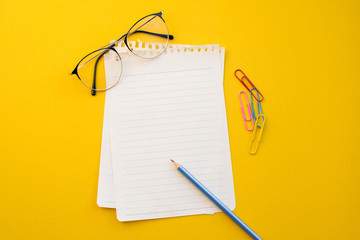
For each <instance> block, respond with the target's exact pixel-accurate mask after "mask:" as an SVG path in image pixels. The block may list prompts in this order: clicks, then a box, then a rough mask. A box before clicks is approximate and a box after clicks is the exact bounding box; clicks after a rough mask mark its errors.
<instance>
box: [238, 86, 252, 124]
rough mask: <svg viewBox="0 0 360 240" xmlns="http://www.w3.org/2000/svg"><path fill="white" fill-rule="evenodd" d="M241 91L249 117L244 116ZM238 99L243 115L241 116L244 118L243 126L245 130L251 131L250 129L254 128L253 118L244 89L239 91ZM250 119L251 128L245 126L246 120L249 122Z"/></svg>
mask: <svg viewBox="0 0 360 240" xmlns="http://www.w3.org/2000/svg"><path fill="white" fill-rule="evenodd" d="M241 93H244V95H245V99H246V104H247V110H248V113H249V118H246V114H245V109H244V104H243V102H242V100H241ZM239 99H240V106H241V111H242V115H243V118H244V123H245V128H246V130H248V131H252V130H253V129H254V119H253V117H252V114H251V110H250V104H249V100H248V98H247V95H246V92H245V91H241V92H239ZM250 121H251V123H252V124H251V125H252V128H251V129H249V128H248V127H247V122H250Z"/></svg>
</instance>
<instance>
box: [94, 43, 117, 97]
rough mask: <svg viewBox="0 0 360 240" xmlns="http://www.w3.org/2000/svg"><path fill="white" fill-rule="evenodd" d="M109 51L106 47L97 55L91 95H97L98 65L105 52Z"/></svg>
mask: <svg viewBox="0 0 360 240" xmlns="http://www.w3.org/2000/svg"><path fill="white" fill-rule="evenodd" d="M114 45H115V44H114V43H113V44H111V45H110V46H109V48H110V47H113V46H114ZM108 51H110V49H106V50H104V51H103V52H102V53H100V55H99V56H98V57H97V59H96V61H95V66H94V79H93V84H92V89H91V95H93V96H95V95H96V90H95V89H96V71H97V65H98V63H99V60H100V58H102V57H103V56H104V54H105V53H107V52H108Z"/></svg>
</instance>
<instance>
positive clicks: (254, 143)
mask: <svg viewBox="0 0 360 240" xmlns="http://www.w3.org/2000/svg"><path fill="white" fill-rule="evenodd" d="M264 126H265V117H264V115H262V114H260V115H259V116H258V118H257V120H256V123H255V128H254V131H253V132H252V134H251V138H250V143H249V153H250V154H255V153H256V152H257V149H258V146H259V143H260V140H261V135H262V132H263V130H264ZM258 132H259V133H258ZM257 135H258V137H257V139H255V138H256V136H257Z"/></svg>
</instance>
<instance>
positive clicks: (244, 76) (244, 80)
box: [234, 69, 264, 102]
mask: <svg viewBox="0 0 360 240" xmlns="http://www.w3.org/2000/svg"><path fill="white" fill-rule="evenodd" d="M237 72H241V73H242V75H243V76H241V77H240V78H239V77H238V76H237V75H236V73H237ZM234 74H235V77H236V78H237V79H238V80H239V81H240V82H241V83H242V85H244V87H245V88H246V89H247V90H248V91H249V92H250V93H251V94H252V95H253V96H254V98H255V99H256V101H258V102H261V101H262V100H264V97H263V95H262V94H261V93H260V91H259V90H258V89H257V88H256V87H255V85H254V84H253V83H252V82H251V81H250V79H249V78H248V77H247V76H246V75H245V73H244V72H243V71H241V70H240V69H237V70H236V71H235V73H234ZM245 82H247V83H249V84H250V86H251V87H250V88H249V87H248V86H247V85H246V83H245ZM252 88H254V89H256V91H257V92H258V93H259V95H260V97H259V98H258V97H257V96H256V95H255V94H254V93H253V92H252V91H251V90H250V89H252Z"/></svg>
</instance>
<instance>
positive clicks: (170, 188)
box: [98, 45, 235, 221]
mask: <svg viewBox="0 0 360 240" xmlns="http://www.w3.org/2000/svg"><path fill="white" fill-rule="evenodd" d="M185 49H186V50H185ZM199 49H200V52H199ZM117 50H118V51H119V52H121V53H122V60H123V63H124V71H123V75H122V77H121V80H120V82H119V83H118V85H117V86H116V87H115V88H113V89H111V90H110V91H108V92H107V94H106V105H105V113H104V127H103V139H102V151H101V165H100V176H99V190H98V204H99V206H103V207H116V212H117V218H118V219H119V220H120V221H131V220H141V219H150V218H163V217H175V216H184V215H193V214H204V213H205V214H211V213H214V212H217V211H220V210H219V209H218V208H217V207H215V206H214V204H213V203H212V202H211V201H210V200H208V199H207V198H206V197H205V196H203V195H202V193H201V192H199V191H198V190H197V189H196V188H195V187H194V186H193V185H192V184H190V183H189V182H187V180H186V179H185V178H184V177H183V176H181V174H179V173H178V172H177V171H176V170H175V169H174V167H173V165H172V164H171V162H170V159H171V158H172V159H174V160H176V161H178V162H180V163H181V164H183V165H184V166H186V168H187V169H188V170H189V171H191V172H192V173H193V174H194V175H195V176H196V177H197V178H198V179H199V180H200V181H201V182H202V183H203V184H204V185H205V186H206V187H208V188H209V190H210V191H212V192H213V193H214V194H215V195H217V196H218V197H219V199H220V200H221V201H223V202H224V203H225V204H226V205H227V206H228V207H229V208H230V209H234V207H235V197H234V187H233V179H232V169H231V159H230V149H229V139H228V131H227V121H226V112H225V104H224V95H223V81H222V79H223V59H224V58H223V56H224V49H221V50H220V49H219V48H218V47H216V46H202V47H198V48H196V47H191V46H177V45H171V48H169V49H168V50H167V51H166V53H164V54H163V55H161V56H160V57H158V58H155V59H152V60H145V59H139V58H137V57H135V56H132V55H129V54H126V52H125V51H124V49H123V48H122V47H121V46H120V47H118V49H117ZM219 52H222V54H220V53H219ZM114 61H115V56H111V55H107V56H106V58H105V69H106V77H107V79H108V78H114V77H117V76H116V75H114V71H112V69H113V68H112V64H113V63H114ZM111 170H112V171H111Z"/></svg>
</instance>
